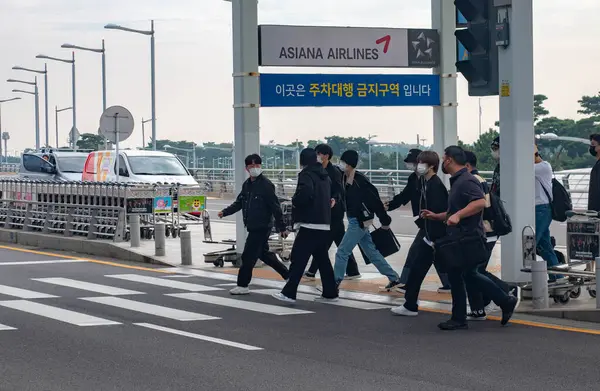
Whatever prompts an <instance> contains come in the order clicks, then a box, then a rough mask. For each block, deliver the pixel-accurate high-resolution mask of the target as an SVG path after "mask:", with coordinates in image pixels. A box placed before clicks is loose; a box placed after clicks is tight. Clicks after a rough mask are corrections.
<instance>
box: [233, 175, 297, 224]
mask: <svg viewBox="0 0 600 391" xmlns="http://www.w3.org/2000/svg"><path fill="white" fill-rule="evenodd" d="M240 210H241V211H242V214H243V216H244V225H245V226H246V228H247V229H248V231H256V230H261V229H270V228H271V227H272V226H273V220H272V217H274V218H275V224H276V225H277V228H278V229H279V231H280V232H283V231H285V230H286V227H285V224H284V223H283V216H282V213H281V205H280V203H279V198H277V195H276V194H275V186H274V185H273V183H272V182H271V181H270V180H269V179H268V178H266V177H265V176H263V175H259V176H258V177H256V179H255V180H254V181H252V180H251V179H250V178H248V179H247V180H246V182H244V184H243V185H242V191H241V192H240V194H239V195H238V196H237V198H236V200H235V201H234V202H233V204H231V205H230V206H228V207H227V208H225V209H223V216H229V215H232V214H234V213H236V212H238V211H240Z"/></svg>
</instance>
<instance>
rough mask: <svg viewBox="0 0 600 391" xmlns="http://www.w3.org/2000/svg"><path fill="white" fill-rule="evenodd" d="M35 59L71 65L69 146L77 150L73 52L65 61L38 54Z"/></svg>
mask: <svg viewBox="0 0 600 391" xmlns="http://www.w3.org/2000/svg"><path fill="white" fill-rule="evenodd" d="M35 58H40V59H45V60H52V61H59V62H64V63H67V64H71V82H72V89H73V91H72V94H73V127H72V128H71V144H72V148H73V149H77V140H76V139H75V132H76V131H77V98H76V94H75V52H72V53H71V59H70V60H65V59H62V58H56V57H50V56H46V55H43V54H38V55H37V56H35Z"/></svg>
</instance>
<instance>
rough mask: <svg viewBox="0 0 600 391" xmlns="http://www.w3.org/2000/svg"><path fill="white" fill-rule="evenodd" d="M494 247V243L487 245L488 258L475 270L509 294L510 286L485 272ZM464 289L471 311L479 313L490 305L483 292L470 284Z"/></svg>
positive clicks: (487, 297) (489, 300)
mask: <svg viewBox="0 0 600 391" xmlns="http://www.w3.org/2000/svg"><path fill="white" fill-rule="evenodd" d="M495 245H496V241H493V242H488V243H487V250H488V258H487V260H486V261H485V262H483V263H482V264H481V265H479V267H478V268H477V271H478V272H479V273H480V274H481V275H484V276H486V277H487V278H489V279H490V280H491V281H492V282H493V283H494V284H496V285H497V286H498V287H499V288H500V289H502V290H503V291H504V292H506V293H508V292H510V289H511V286H510V285H509V284H507V283H506V282H504V281H502V280H501V279H499V278H498V277H496V276H495V275H494V274H492V273H490V272H488V271H487V270H486V269H487V267H488V264H489V263H490V259H491V257H492V251H493V250H494V246H495ZM466 289H467V296H468V298H469V304H470V306H471V311H481V310H483V309H484V308H485V307H486V306H487V305H488V304H490V303H491V302H492V299H491V298H490V297H489V296H486V295H484V294H483V292H481V291H479V290H478V289H477V288H476V287H475V286H473V285H472V284H466Z"/></svg>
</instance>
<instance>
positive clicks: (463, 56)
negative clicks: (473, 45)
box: [456, 40, 470, 61]
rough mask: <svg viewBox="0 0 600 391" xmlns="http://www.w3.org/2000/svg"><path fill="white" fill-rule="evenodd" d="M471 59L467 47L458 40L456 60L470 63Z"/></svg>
mask: <svg viewBox="0 0 600 391" xmlns="http://www.w3.org/2000/svg"><path fill="white" fill-rule="evenodd" d="M469 58H470V56H469V51H468V50H467V48H465V46H464V45H463V44H462V43H460V41H458V40H456V60H457V61H468V60H469Z"/></svg>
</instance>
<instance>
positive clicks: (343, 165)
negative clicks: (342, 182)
mask: <svg viewBox="0 0 600 391" xmlns="http://www.w3.org/2000/svg"><path fill="white" fill-rule="evenodd" d="M338 166H339V167H340V169H341V170H342V171H344V172H346V167H348V166H347V165H346V163H345V162H340V164H339V165H338Z"/></svg>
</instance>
